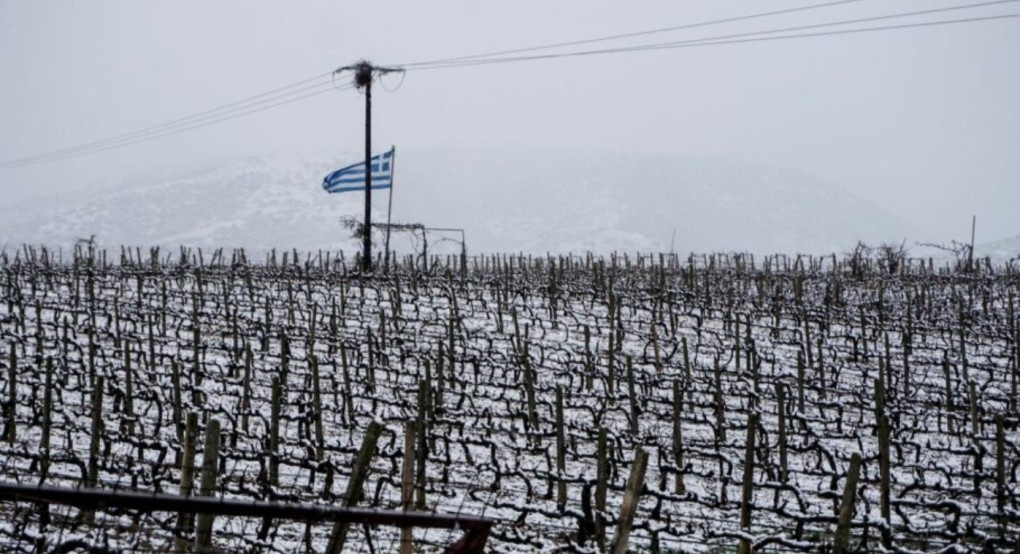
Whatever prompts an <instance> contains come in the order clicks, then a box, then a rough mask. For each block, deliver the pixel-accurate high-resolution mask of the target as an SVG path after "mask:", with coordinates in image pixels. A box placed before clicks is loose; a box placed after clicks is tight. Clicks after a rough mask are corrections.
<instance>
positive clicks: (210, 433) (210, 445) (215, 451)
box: [195, 419, 220, 553]
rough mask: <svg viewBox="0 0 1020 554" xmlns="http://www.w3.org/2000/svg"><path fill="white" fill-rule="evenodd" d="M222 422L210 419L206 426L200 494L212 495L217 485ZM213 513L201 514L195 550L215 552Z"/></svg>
mask: <svg viewBox="0 0 1020 554" xmlns="http://www.w3.org/2000/svg"><path fill="white" fill-rule="evenodd" d="M219 456H220V422H219V420H216V419H210V420H209V423H208V424H206V428H205V447H204V448H203V449H202V482H201V484H200V485H199V490H198V494H199V495H200V496H212V495H213V489H214V488H215V487H216V472H217V470H218V469H219ZM212 525H213V514H199V516H198V525H197V529H196V532H195V552H197V553H207V552H214V550H213V548H212Z"/></svg>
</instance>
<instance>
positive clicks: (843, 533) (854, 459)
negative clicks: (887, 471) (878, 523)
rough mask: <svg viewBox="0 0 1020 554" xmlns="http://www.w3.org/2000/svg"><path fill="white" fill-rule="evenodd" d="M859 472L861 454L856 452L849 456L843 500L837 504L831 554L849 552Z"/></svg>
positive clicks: (846, 553) (845, 553)
mask: <svg viewBox="0 0 1020 554" xmlns="http://www.w3.org/2000/svg"><path fill="white" fill-rule="evenodd" d="M860 473H861V455H860V454H857V453H856V452H855V453H854V454H853V455H852V456H850V469H849V470H848V471H847V475H846V486H845V487H844V488H843V500H842V502H841V503H840V505H839V520H838V522H837V524H836V538H835V541H834V543H833V547H832V552H833V554H848V553H849V552H850V523H851V522H852V521H853V518H854V500H855V499H856V498H857V479H858V477H859V476H860Z"/></svg>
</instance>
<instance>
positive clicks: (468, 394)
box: [0, 249, 1020, 552]
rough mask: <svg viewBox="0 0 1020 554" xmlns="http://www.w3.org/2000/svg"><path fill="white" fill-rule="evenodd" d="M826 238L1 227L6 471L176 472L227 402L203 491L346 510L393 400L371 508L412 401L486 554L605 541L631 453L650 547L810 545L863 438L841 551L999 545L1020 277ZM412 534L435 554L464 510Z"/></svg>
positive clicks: (74, 525) (1014, 512)
mask: <svg viewBox="0 0 1020 554" xmlns="http://www.w3.org/2000/svg"><path fill="white" fill-rule="evenodd" d="M114 258H117V259H114ZM836 261H837V262H838V263H837V264H835V266H834V265H833V263H832V262H833V259H832V258H786V257H775V258H768V259H761V258H757V259H752V258H749V257H735V256H730V257H711V258H708V257H704V258H702V257H699V258H691V259H679V260H678V259H676V258H670V257H668V256H667V257H659V256H647V255H646V256H644V257H635V256H633V255H631V256H624V255H618V256H612V257H606V258H592V257H574V258H569V257H551V258H511V257H503V256H499V257H479V258H472V259H470V260H466V264H465V265H464V266H461V264H460V260H459V259H457V258H449V259H446V258H444V259H440V260H436V262H437V264H436V265H434V266H433V267H430V268H429V271H424V269H423V268H422V267H421V266H420V264H419V265H414V264H411V263H410V262H409V261H406V260H405V261H401V263H400V264H399V265H398V266H397V267H395V268H394V270H393V271H391V272H390V274H389V275H388V276H386V277H374V278H364V279H363V278H359V277H358V276H357V275H356V273H355V272H354V271H353V270H352V269H351V268H350V267H349V264H350V260H346V261H342V260H338V259H336V258H335V257H332V256H331V257H329V258H327V257H326V255H325V254H319V255H312V256H304V255H302V256H300V257H299V259H298V260H297V263H295V257H294V255H291V254H288V255H287V256H284V255H282V254H278V255H277V256H276V257H275V258H274V259H271V260H257V261H249V260H245V259H243V257H241V255H240V254H239V253H238V252H233V253H231V252H218V253H215V254H210V253H209V252H205V253H203V254H200V253H199V252H198V251H185V250H182V251H180V252H177V251H172V252H167V251H160V252H156V251H152V252H137V251H132V250H126V251H121V252H119V253H118V252H113V251H111V252H110V253H108V254H106V255H105V256H103V255H101V254H98V253H90V252H87V251H86V250H84V249H80V250H79V252H78V253H77V255H72V254H71V253H68V252H66V251H65V252H63V253H62V254H61V255H60V256H59V258H58V257H57V256H55V255H54V254H53V253H52V252H43V251H41V250H33V251H29V250H27V249H25V250H21V251H17V252H15V251H7V252H4V253H3V257H2V258H0V267H2V268H3V275H2V279H0V291H2V294H0V374H2V381H0V392H2V398H3V399H4V406H5V413H4V433H5V434H4V437H5V438H6V439H8V440H7V441H4V442H0V473H2V477H0V478H2V479H3V480H5V481H8V482H14V481H16V482H20V483H26V484H36V483H45V484H50V485H63V486H78V485H83V484H86V483H88V480H89V473H90V470H92V471H95V472H96V473H95V474H96V477H97V479H96V482H97V485H98V487H100V488H102V489H108V490H109V489H115V488H116V489H129V490H137V491H159V492H167V493H177V492H178V491H179V488H178V487H179V483H180V479H181V471H180V463H179V458H180V456H181V451H182V441H181V437H180V435H181V432H182V431H181V429H182V427H183V422H184V420H185V418H186V414H187V413H188V412H196V413H197V414H199V422H200V425H199V427H200V430H204V429H205V427H206V422H207V421H208V420H209V419H215V420H217V421H218V422H219V423H220V425H221V428H222V430H221V445H222V446H221V450H220V466H219V472H218V476H217V482H216V493H215V494H216V495H217V496H223V497H227V498H248V499H252V498H255V499H273V500H280V501H304V502H320V503H324V504H331V505H335V504H336V503H338V502H339V501H340V500H342V495H343V494H344V491H345V488H346V483H347V480H348V478H349V476H350V474H351V471H352V465H353V459H354V457H355V455H356V453H357V451H358V448H359V446H360V444H361V441H362V439H363V436H364V432H365V429H366V428H367V427H368V425H369V423H370V422H371V421H373V420H376V421H380V422H382V424H383V426H384V430H383V435H382V437H381V438H380V439H379V443H378V447H377V449H376V452H375V455H374V457H373V460H372V464H371V471H370V473H369V475H368V479H367V482H366V483H365V488H364V490H365V498H364V500H363V501H362V502H361V504H359V505H361V506H367V507H376V508H386V509H397V508H399V507H400V499H401V464H402V460H403V445H404V440H403V438H404V430H405V428H406V427H407V426H408V425H410V426H411V427H413V428H416V429H418V430H419V434H420V437H421V440H420V442H419V443H418V445H419V448H424V449H425V452H427V456H426V457H425V463H424V465H423V466H421V465H419V466H417V468H416V469H418V470H419V471H422V472H423V475H424V480H421V479H418V480H416V483H415V486H416V489H420V491H416V492H420V493H422V496H421V500H422V502H423V503H424V504H423V505H424V509H425V510H427V511H437V512H442V513H454V514H456V513H462V514H471V515H476V516H484V517H489V518H494V519H495V520H496V522H497V523H496V526H495V527H494V529H493V532H492V535H491V537H490V539H489V543H488V550H489V551H492V552H549V551H557V550H558V551H575V552H593V551H598V550H599V548H600V547H599V540H598V539H599V538H600V537H599V535H600V531H601V530H602V529H604V534H605V539H606V540H607V541H612V539H613V535H614V532H615V526H616V522H617V517H618V515H619V513H620V504H621V501H622V498H623V494H624V487H625V484H626V482H627V478H628V475H629V473H630V466H631V463H632V461H633V459H634V457H635V452H636V451H637V450H638V449H642V450H643V451H644V452H646V453H647V454H648V456H649V458H648V459H649V462H648V469H647V472H646V475H645V479H644V487H643V492H642V494H641V497H640V503H639V506H638V511H637V515H636V517H635V518H634V526H633V531H632V533H631V535H630V545H631V548H632V549H633V550H635V551H642V552H655V551H659V552H728V551H732V550H735V549H736V545H737V544H738V542H739V541H740V540H741V539H748V540H750V541H752V542H753V543H754V544H755V545H756V548H755V551H762V552H780V551H805V552H818V551H820V550H824V549H826V548H828V547H829V545H831V543H832V540H833V535H834V532H835V529H836V521H837V518H836V516H837V513H838V509H839V505H840V499H841V497H842V494H843V487H844V485H845V481H846V474H847V468H848V465H849V460H850V457H851V455H852V454H854V453H859V454H861V456H862V458H863V466H862V471H861V476H860V480H859V482H858V487H857V491H856V509H855V513H854V517H853V520H852V527H851V535H852V538H851V547H852V548H853V549H855V550H860V551H875V550H880V549H883V548H885V549H888V550H891V551H899V552H909V551H943V552H970V551H973V552H979V551H995V550H997V549H998V550H1002V551H1012V550H1011V549H1012V548H1013V545H1014V544H1015V543H1016V542H1017V540H1018V536H1020V535H1018V533H1020V511H1018V505H1017V503H1018V500H1020V487H1018V486H1017V484H1016V473H1017V469H1018V467H1020V450H1018V448H1020V431H1018V428H1017V424H1018V415H1020V411H1018V405H1017V404H1018V402H1017V401H1018V399H1020V396H1018V391H1017V386H1018V382H1017V379H1018V369H1017V359H1018V356H1020V346H1018V340H1017V339H1018V328H1017V327H1018V325H1017V315H1018V314H1017V305H1018V300H1017V296H1018V292H1020V276H1018V275H1017V274H1016V273H1012V272H1008V271H1006V270H998V271H997V272H991V273H990V272H987V271H984V272H983V273H980V274H961V273H950V272H947V271H939V270H938V268H934V269H935V271H932V270H930V269H929V268H927V267H924V268H922V267H920V266H919V265H917V264H913V265H910V266H909V267H907V268H900V269H898V270H896V271H893V272H890V271H889V270H888V268H885V267H880V266H879V265H878V264H877V263H870V264H868V265H866V266H854V265H852V264H850V263H849V261H847V260H836ZM90 345H92V346H90ZM48 359H51V360H52V372H51V373H50V376H49V379H50V380H51V382H52V387H51V388H50V389H49V390H50V391H51V399H50V404H51V406H52V408H51V410H50V411H49V412H48V413H49V415H47V411H46V409H45V406H46V397H47V395H46V394H45V392H46V387H45V383H46V379H47V376H46V371H44V369H43V368H44V367H45V366H46V363H47V362H46V360H48ZM12 361H13V362H14V363H15V368H14V370H13V371H12V370H11V363H12ZM12 375H13V376H14V383H13V384H12ZM99 377H102V378H103V382H104V385H105V386H104V388H103V389H102V396H101V398H102V404H101V409H102V411H101V418H100V421H101V425H100V429H99V431H100V434H99V440H98V443H97V444H98V454H97V456H96V457H95V460H94V463H90V453H89V450H90V444H91V443H92V436H93V432H92V417H93V413H94V409H95V405H94V404H95V403H94V402H93V400H92V395H93V394H94V390H93V389H94V388H95V387H94V383H96V382H98V378H99ZM274 379H276V380H277V382H279V383H280V397H281V403H280V408H279V417H278V418H276V419H275V425H278V429H279V438H280V440H279V447H278V451H277V452H276V453H273V452H271V451H270V450H271V449H270V444H271V442H272V441H271V440H270V436H271V435H272V428H273V427H274V417H273V415H272V414H273V412H274V410H273V408H272V398H273V385H272V382H273V380H274ZM879 384H880V385H879ZM422 387H424V389H425V390H427V391H429V393H428V394H427V395H426V396H425V397H420V396H419V393H418V391H419V390H420V388H422ZM876 387H877V388H879V389H881V391H880V392H876ZM316 390H318V391H319V392H318V399H316ZM558 391H559V393H558ZM558 394H559V395H561V398H562V422H561V423H559V424H558V423H557V418H556V412H557V395H558ZM419 399H421V400H423V401H424V402H422V403H421V404H419ZM880 399H884V407H882V408H880V407H878V406H877V404H878V403H879V402H880ZM12 400H13V402H12ZM317 406H319V407H321V409H317ZM752 413H754V414H758V425H757V426H756V427H755V428H754V429H753V430H752V431H751V434H753V436H754V439H755V443H754V446H755V447H754V449H753V450H752V456H751V458H750V459H748V457H747V452H746V450H747V449H746V444H747V438H748V436H749V433H748V422H749V421H750V419H751V418H750V414H752ZM882 418H885V420H886V421H888V424H889V441H888V451H887V452H888V458H889V464H890V471H889V481H888V488H889V496H888V503H887V504H886V503H883V501H882V498H881V497H882V493H881V490H882V481H883V480H882V476H881V475H882V472H881V471H880V459H881V455H880V451H881V448H880V440H879V436H880V433H879V431H878V428H879V425H878V421H879V420H880V419H882ZM320 421H321V430H322V431H321V435H320V433H319V432H318V428H319V422H320ZM560 426H561V427H560ZM603 429H604V430H605V434H606V438H607V440H606V446H607V448H605V449H604V451H601V452H600V450H599V448H598V442H599V434H600V430H603ZM560 430H562V436H563V439H562V442H561V441H559V440H558V438H557V437H558V434H559V431H560ZM47 443H48V444H47ZM201 444H202V441H201V440H199V441H198V445H199V450H200V451H199V453H198V457H199V459H201V457H202V455H203V453H202V452H201ZM560 453H562V457H561V456H560V455H559V454H560ZM560 458H561V459H562V463H560V462H559V461H558V459H560ZM747 464H751V466H752V468H753V470H752V473H751V476H752V480H753V490H752V496H751V498H752V502H751V505H750V506H749V507H750V513H751V525H750V528H749V529H748V530H741V528H740V525H739V521H740V514H741V504H742V502H741V497H742V475H743V473H744V468H745V466H746V465H747ZM600 465H601V466H603V467H604V470H605V474H606V475H605V479H604V480H600V479H599V471H598V469H599V466H600ZM274 474H275V475H274ZM274 477H275V478H274ZM561 484H563V485H565V487H562V488H561V486H560V485H561ZM561 490H562V491H563V492H565V496H562V497H561ZM884 504H885V506H883V505H884ZM0 511H2V512H3V513H4V517H3V518H0V519H2V520H3V523H2V524H0V543H2V545H3V546H2V548H3V550H5V551H26V552H27V551H33V550H34V549H35V548H36V547H37V545H39V544H42V545H44V546H45V550H46V551H51V550H53V549H54V548H58V547H59V546H60V545H61V544H68V545H69V544H72V543H71V541H75V540H81V541H83V544H91V545H94V546H97V547H103V548H109V549H110V550H114V551H119V550H124V551H142V550H167V549H168V548H169V546H170V545H171V543H172V530H173V527H174V524H175V519H176V517H177V516H176V514H173V513H159V512H156V513H153V514H136V513H109V512H101V513H99V514H98V515H97V516H96V524H95V525H84V524H83V523H82V522H81V521H80V520H78V519H76V518H78V517H79V515H80V514H79V512H78V511H77V510H75V509H71V508H66V507H59V506H52V507H51V508H50V519H49V521H48V522H46V521H43V520H41V519H40V512H39V511H38V509H37V508H36V506H35V505H34V504H32V503H14V502H3V503H0ZM260 531H264V535H263V536H261V537H260ZM329 531H330V529H329V526H328V525H314V526H310V527H307V528H306V525H305V524H304V523H295V522H288V521H285V520H273V521H272V522H268V525H264V522H262V521H260V520H258V521H256V520H252V519H250V518H249V519H245V518H239V517H219V518H216V520H215V524H214V536H213V542H214V544H215V545H216V547H217V548H219V549H221V551H256V550H259V551H265V552H293V551H302V550H305V549H309V548H310V549H311V550H314V551H316V552H322V551H324V549H325V546H326V542H327V539H328V536H329ZM398 535H399V531H398V530H397V529H393V528H384V527H377V528H373V529H372V530H371V539H370V540H369V539H368V538H367V535H366V532H365V531H363V530H362V529H360V528H357V529H353V530H352V532H351V536H350V538H349V542H350V544H349V545H348V546H349V549H351V550H355V551H366V552H367V551H394V550H395V549H396V547H397V541H398ZM414 537H415V540H416V542H417V543H420V544H421V547H422V549H423V551H437V550H441V549H442V548H443V547H445V546H448V545H449V544H452V543H453V542H454V541H456V540H457V538H459V534H458V533H456V532H448V531H441V532H440V531H428V532H426V531H424V530H420V529H419V530H416V531H415V534H414ZM883 544H884V546H883Z"/></svg>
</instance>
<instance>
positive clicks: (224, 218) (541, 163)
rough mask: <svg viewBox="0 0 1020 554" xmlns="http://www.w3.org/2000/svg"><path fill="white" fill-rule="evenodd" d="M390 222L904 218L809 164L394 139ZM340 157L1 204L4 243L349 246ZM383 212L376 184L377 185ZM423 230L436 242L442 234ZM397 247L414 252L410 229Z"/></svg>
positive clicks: (528, 248)
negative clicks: (442, 147)
mask: <svg viewBox="0 0 1020 554" xmlns="http://www.w3.org/2000/svg"><path fill="white" fill-rule="evenodd" d="M397 155H398V158H397V166H396V187H397V188H396V191H395V195H394V201H393V219H394V221H399V222H422V223H425V224H426V225H428V226H431V227H456V228H463V229H465V230H466V233H467V242H468V248H469V251H471V252H495V251H525V252H536V253H544V252H547V251H548V252H568V251H573V252H581V251H589V250H590V251H596V252H608V251H613V250H623V251H635V250H641V251H666V250H669V249H670V248H671V247H672V248H673V249H674V250H675V251H677V252H688V251H698V252H704V251H751V252H788V253H792V252H812V253H827V252H833V251H835V252H846V251H849V250H850V249H851V248H852V247H853V245H854V244H855V243H856V242H857V241H858V240H862V241H865V242H867V243H869V244H878V243H882V242H895V243H899V242H900V241H902V240H903V239H904V238H907V237H910V238H913V237H915V236H916V233H915V232H914V231H913V229H912V228H911V227H910V225H908V224H907V223H905V222H903V221H901V220H899V219H897V218H896V217H895V216H893V215H892V214H890V213H888V212H886V211H884V210H883V209H881V208H879V207H878V206H876V205H874V204H872V203H869V202H867V201H865V200H862V199H861V198H859V197H857V196H855V195H853V194H852V193H850V192H848V191H846V190H844V189H841V188H840V187H838V186H836V185H834V184H832V183H829V182H826V181H824V180H822V179H819V178H817V177H814V176H811V175H808V174H806V173H803V172H800V171H795V170H789V169H782V168H776V167H768V166H762V165H755V164H749V163H742V162H735V161H729V160H714V159H699V158H687V157H673V156H666V155H655V154H609V155H606V154H594V153H590V152H566V153H564V152H550V151H539V150H524V149H522V150H510V151H505V150H499V151H496V150H489V151H484V150H471V151H434V152H418V151H406V152H405V151H398V153H397ZM357 156H358V155H357V154H356V153H350V154H349V155H346V156H344V155H340V156H337V155H315V156H271V157H257V158H244V159H234V160H226V161H217V162H210V163H206V164H196V165H195V166H194V167H189V168H181V169H179V170H175V171H171V172H163V173H162V174H159V176H158V177H154V176H153V175H152V174H146V175H139V176H136V177H134V178H131V179H127V180H125V181H124V182H123V183H121V184H120V185H119V186H116V187H103V188H102V190H104V191H105V192H98V193H91V192H89V191H84V192H81V193H79V194H76V195H75V194H72V195H69V196H66V197H62V198H60V199H52V200H47V201H46V202H44V203H41V204H40V203H38V202H37V203H36V204H34V205H33V204H32V203H22V204H18V205H14V206H8V207H7V208H6V209H0V217H2V222H0V246H3V245H6V246H7V247H8V248H10V247H12V246H14V245H17V244H21V243H24V242H29V243H34V244H49V245H68V244H71V243H72V242H73V241H74V240H75V239H77V238H83V237H89V236H91V235H95V236H96V239H97V240H98V241H99V242H100V243H101V244H104V245H118V244H129V245H152V244H160V245H167V246H174V245H178V244H186V245H194V246H204V247H211V246H222V247H246V248H249V249H254V250H265V249H268V248H272V247H276V248H297V249H298V250H316V249H332V250H335V249H337V248H344V249H349V250H351V251H353V250H355V249H356V248H357V246H356V244H355V243H354V242H353V241H350V240H349V239H348V236H349V232H348V231H347V230H345V229H343V228H341V226H340V224H339V220H340V218H341V217H343V216H353V217H356V218H358V219H359V220H360V218H361V214H362V209H363V208H362V194H361V193H346V194H339V195H327V194H326V193H324V192H323V191H322V189H321V188H320V183H321V181H322V178H323V176H324V175H325V174H326V173H328V172H329V171H330V170H332V169H335V168H336V167H339V166H341V165H345V164H347V163H352V162H354V161H356V160H357ZM374 199H375V202H374V215H373V217H374V218H375V219H376V221H385V216H386V200H387V195H386V193H385V191H377V192H376V193H375V195H374ZM439 238H440V235H436V236H435V237H430V239H429V240H430V242H431V244H433V245H434V246H436V247H439V248H442V247H445V248H446V249H447V250H450V249H451V248H452V244H451V243H449V242H445V243H444V242H442V241H440V240H439ZM394 245H395V247H396V248H397V249H399V250H403V251H405V252H406V251H410V250H411V248H413V247H414V245H413V244H412V243H411V242H410V241H409V240H408V239H407V238H406V237H402V238H397V239H394Z"/></svg>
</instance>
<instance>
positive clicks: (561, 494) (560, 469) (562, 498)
mask: <svg viewBox="0 0 1020 554" xmlns="http://www.w3.org/2000/svg"><path fill="white" fill-rule="evenodd" d="M566 449H567V445H566V436H565V432H564V425H563V386H562V385H556V509H557V510H559V511H560V512H561V513H562V512H563V510H565V509H566V507H567V482H566V480H565V478H564V475H563V473H564V471H566V468H567V456H566Z"/></svg>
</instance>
